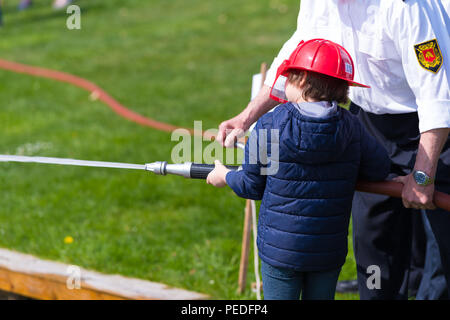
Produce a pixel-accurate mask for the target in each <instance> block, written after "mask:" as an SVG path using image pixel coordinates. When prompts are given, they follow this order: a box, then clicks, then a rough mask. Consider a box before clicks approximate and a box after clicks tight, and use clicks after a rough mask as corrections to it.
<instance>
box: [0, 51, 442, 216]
mask: <svg viewBox="0 0 450 320" xmlns="http://www.w3.org/2000/svg"><path fill="white" fill-rule="evenodd" d="M0 69H4V70H8V71H12V72H16V73H23V74H28V75H31V76H35V77H42V78H48V79H53V80H56V81H60V82H66V83H69V84H72V85H74V86H77V87H79V88H82V89H84V90H86V91H89V92H91V94H93V95H95V96H96V97H97V98H98V99H99V100H100V101H102V102H103V103H105V104H106V105H107V106H108V107H110V108H111V109H112V110H113V111H114V112H115V113H117V114H118V115H119V116H121V117H123V118H126V119H128V120H130V121H133V122H135V123H137V124H140V125H142V126H146V127H150V128H153V129H156V130H159V131H164V132H172V131H173V130H175V129H179V128H181V127H177V126H174V125H172V124H169V123H164V122H160V121H157V120H154V119H151V118H147V117H144V116H142V115H140V114H138V113H136V112H134V111H132V110H130V109H128V108H126V107H125V106H123V105H122V104H120V103H119V102H118V101H117V100H115V99H114V98H113V97H111V96H110V95H109V94H108V93H107V92H106V91H104V90H103V89H102V88H100V87H99V86H97V85H96V84H95V83H93V82H90V81H88V80H86V79H83V78H80V77H77V76H74V75H72V74H69V73H65V72H61V71H56V70H50V69H45V68H41V67H34V66H28V65H25V64H21V63H17V62H12V61H7V60H2V59H0ZM183 129H186V130H188V131H189V132H190V133H192V134H194V130H193V129H188V128H183ZM202 135H203V136H205V137H208V138H211V136H206V135H205V133H202ZM402 188H403V185H402V184H401V183H398V182H394V181H383V182H365V181H359V182H358V183H357V186H356V189H357V190H358V191H362V192H369V193H377V194H383V195H387V196H391V197H396V198H401V196H402ZM434 203H435V205H436V206H437V207H439V208H442V209H444V210H446V211H450V195H448V194H445V193H442V192H439V191H436V192H435V193H434Z"/></svg>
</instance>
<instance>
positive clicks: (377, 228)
mask: <svg viewBox="0 0 450 320" xmlns="http://www.w3.org/2000/svg"><path fill="white" fill-rule="evenodd" d="M350 110H351V111H352V112H353V113H356V114H357V116H358V118H359V120H360V121H361V123H362V124H363V126H364V127H365V128H366V130H367V131H369V132H370V133H371V134H372V135H373V136H374V137H375V138H376V139H377V140H378V141H379V142H380V143H381V144H382V145H383V146H384V147H385V148H386V150H387V151H388V153H389V155H390V158H391V161H392V163H391V165H392V166H391V174H390V176H389V178H393V177H395V176H397V175H406V174H409V173H410V172H411V170H412V169H413V167H414V163H415V158H416V154H417V149H418V144H419V139H420V132H419V129H418V128H419V127H418V123H419V122H418V117H417V113H407V114H384V115H375V114H371V113H367V112H364V111H363V110H362V109H360V108H359V107H358V106H356V105H354V104H352V106H351V107H350ZM435 186H436V190H439V191H443V192H446V193H450V139H447V143H446V145H445V147H444V150H443V152H442V153H441V156H440V160H439V163H438V170H437V174H436V182H435ZM352 214H353V237H354V239H353V243H354V253H355V259H356V264H357V275H358V289H359V293H360V296H361V299H406V298H407V297H408V290H409V289H410V286H409V284H410V283H412V282H415V284H416V288H417V284H418V283H417V282H418V281H419V279H420V278H419V279H417V278H416V280H415V281H414V279H413V277H416V276H417V272H415V271H418V270H417V269H420V267H421V266H420V259H421V257H423V256H424V254H425V246H426V242H425V237H424V234H423V227H422V228H421V227H418V226H420V224H421V217H420V211H419V210H414V209H406V208H404V207H403V204H402V201H401V199H396V198H391V197H387V196H383V195H375V194H369V193H362V192H357V193H356V194H355V197H354V199H353V208H352ZM426 214H427V217H428V220H429V222H430V225H431V228H432V230H433V233H434V235H435V238H436V241H437V243H438V246H439V250H440V255H441V260H442V266H443V268H442V269H443V272H444V274H445V278H446V281H447V284H450V213H449V212H446V211H444V210H440V209H439V210H429V211H427V212H426ZM415 261H416V265H418V268H412V267H411V265H413V266H414V264H415V263H414V262H415ZM417 261H419V263H417ZM369 266H377V267H379V270H380V273H381V287H380V288H379V289H377V288H373V286H368V285H367V281H368V280H369V278H370V277H371V276H372V273H371V272H368V268H369ZM419 271H420V270H419ZM370 288H373V289H370ZM447 290H448V285H447ZM449 293H450V291H449ZM449 296H450V295H449Z"/></svg>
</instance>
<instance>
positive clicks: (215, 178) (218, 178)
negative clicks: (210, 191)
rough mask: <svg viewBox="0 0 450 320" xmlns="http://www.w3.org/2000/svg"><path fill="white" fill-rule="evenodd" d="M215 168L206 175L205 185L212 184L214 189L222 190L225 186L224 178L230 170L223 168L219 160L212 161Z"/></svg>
mask: <svg viewBox="0 0 450 320" xmlns="http://www.w3.org/2000/svg"><path fill="white" fill-rule="evenodd" d="M214 164H215V168H214V170H213V171H211V172H210V173H209V174H208V177H207V178H206V183H207V184H212V185H213V186H214V187H217V188H222V187H225V186H226V185H227V181H226V180H225V177H226V175H227V173H228V172H230V171H231V170H230V169H228V168H227V167H225V166H224V165H223V164H222V163H220V161H219V160H216V161H214Z"/></svg>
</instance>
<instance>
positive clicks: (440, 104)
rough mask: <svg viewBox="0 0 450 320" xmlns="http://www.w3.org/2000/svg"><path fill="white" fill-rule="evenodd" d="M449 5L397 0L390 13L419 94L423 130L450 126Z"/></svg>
mask: <svg viewBox="0 0 450 320" xmlns="http://www.w3.org/2000/svg"><path fill="white" fill-rule="evenodd" d="M448 7H449V6H446V7H445V6H444V4H443V2H441V1H438V0H430V1H419V0H410V1H406V2H405V3H403V2H398V3H397V4H396V5H395V6H394V7H392V8H391V10H392V11H391V12H389V14H388V15H387V17H388V19H389V21H387V23H386V25H387V26H389V28H390V29H389V30H388V33H390V36H391V37H392V39H393V40H394V43H395V45H396V49H397V51H398V52H399V54H400V56H401V59H402V66H403V70H404V73H405V77H406V79H407V81H408V84H409V86H410V88H411V90H412V91H413V93H414V95H415V97H416V103H417V106H418V109H417V112H418V116H419V130H420V132H421V133H422V132H425V131H428V130H432V129H437V128H449V127H450V89H449V77H450V37H449V29H450V22H449V21H448V15H449V12H448V11H449V8H448ZM445 17H447V18H445Z"/></svg>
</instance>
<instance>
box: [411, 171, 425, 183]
mask: <svg viewBox="0 0 450 320" xmlns="http://www.w3.org/2000/svg"><path fill="white" fill-rule="evenodd" d="M427 178H428V177H427V175H426V174H425V173H423V172H421V171H416V172H414V180H416V183H417V184H418V185H425V184H426V183H427V180H428V179H427Z"/></svg>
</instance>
